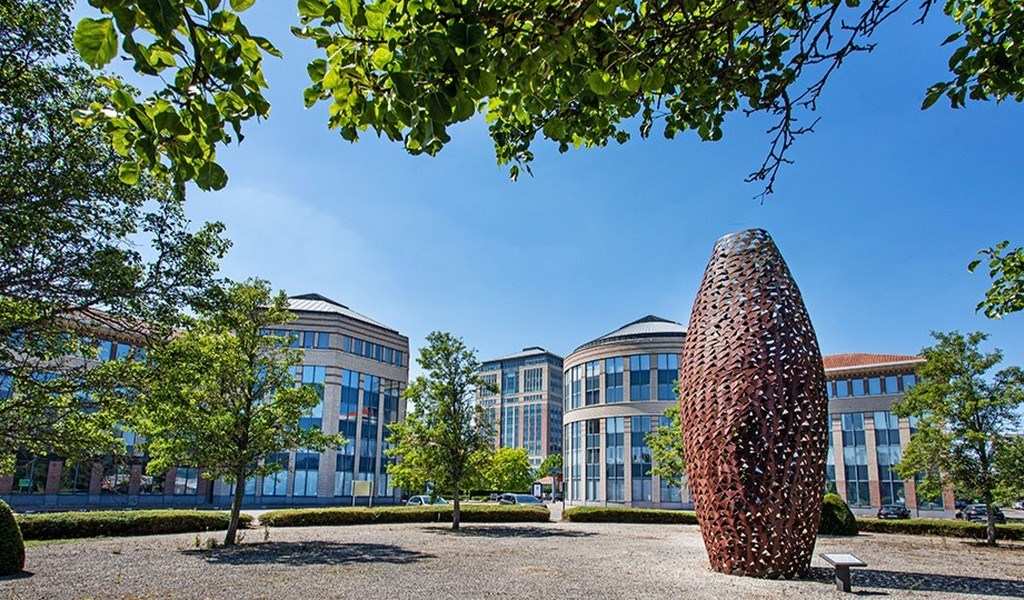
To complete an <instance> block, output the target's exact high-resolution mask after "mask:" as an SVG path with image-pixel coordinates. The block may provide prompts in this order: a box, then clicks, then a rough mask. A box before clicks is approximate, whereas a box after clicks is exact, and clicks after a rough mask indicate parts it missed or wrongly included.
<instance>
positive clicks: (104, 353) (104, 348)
mask: <svg viewBox="0 0 1024 600" xmlns="http://www.w3.org/2000/svg"><path fill="white" fill-rule="evenodd" d="M113 354H114V342H112V341H110V340H100V352H99V355H97V357H96V358H97V359H99V360H103V361H106V360H110V359H111V358H113Z"/></svg>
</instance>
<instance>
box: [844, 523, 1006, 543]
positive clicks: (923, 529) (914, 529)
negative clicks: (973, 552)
mask: <svg viewBox="0 0 1024 600" xmlns="http://www.w3.org/2000/svg"><path fill="white" fill-rule="evenodd" d="M857 524H858V525H859V526H860V530H861V531H871V532H874V533H902V534H906V535H937V536H942V537H955V538H975V539H985V523H970V522H967V521H960V520H955V519H893V520H887V519H863V518H862V519H857ZM996 538H997V539H1000V540H1024V525H996Z"/></svg>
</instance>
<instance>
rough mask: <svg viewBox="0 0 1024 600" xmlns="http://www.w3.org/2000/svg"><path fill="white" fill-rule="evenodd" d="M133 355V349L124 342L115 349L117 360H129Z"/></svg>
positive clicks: (119, 343)
mask: <svg viewBox="0 0 1024 600" xmlns="http://www.w3.org/2000/svg"><path fill="white" fill-rule="evenodd" d="M131 353H132V347H131V345H129V344H125V343H124V342H118V343H117V346H115V347H114V358H115V359H117V360H123V359H125V358H128V356H129V355H130V354H131Z"/></svg>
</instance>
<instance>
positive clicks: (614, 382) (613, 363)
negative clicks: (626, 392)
mask: <svg viewBox="0 0 1024 600" xmlns="http://www.w3.org/2000/svg"><path fill="white" fill-rule="evenodd" d="M622 362H623V361H622V357H621V356H619V357H616V358H606V359H605V361H604V395H605V401H606V402H622V371H623V368H622V367H623V365H622Z"/></svg>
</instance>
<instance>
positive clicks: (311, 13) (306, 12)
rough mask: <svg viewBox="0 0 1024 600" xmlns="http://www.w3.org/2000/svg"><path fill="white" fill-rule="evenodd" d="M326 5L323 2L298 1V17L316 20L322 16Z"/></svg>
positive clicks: (322, 0) (318, 0)
mask: <svg viewBox="0 0 1024 600" xmlns="http://www.w3.org/2000/svg"><path fill="white" fill-rule="evenodd" d="M325 10H327V3H326V2H324V0H299V16H300V17H305V18H307V19H318V18H320V17H322V16H324V11H325Z"/></svg>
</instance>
